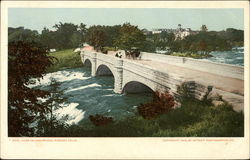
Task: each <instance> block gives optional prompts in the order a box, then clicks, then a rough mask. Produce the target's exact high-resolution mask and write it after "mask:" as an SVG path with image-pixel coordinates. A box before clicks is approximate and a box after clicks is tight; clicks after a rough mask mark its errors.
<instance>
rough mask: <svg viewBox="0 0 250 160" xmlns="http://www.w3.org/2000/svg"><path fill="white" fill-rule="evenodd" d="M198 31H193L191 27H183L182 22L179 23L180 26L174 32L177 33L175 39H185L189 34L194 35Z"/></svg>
mask: <svg viewBox="0 0 250 160" xmlns="http://www.w3.org/2000/svg"><path fill="white" fill-rule="evenodd" d="M196 33H198V32H196V31H192V30H191V28H185V29H184V28H181V24H178V28H177V29H176V31H175V32H174V35H175V40H177V39H179V40H181V39H184V38H185V37H187V36H189V35H193V34H196Z"/></svg>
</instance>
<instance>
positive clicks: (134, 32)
mask: <svg viewBox="0 0 250 160" xmlns="http://www.w3.org/2000/svg"><path fill="white" fill-rule="evenodd" d="M145 41H146V36H145V35H144V34H143V32H142V31H141V30H140V29H139V28H138V27H137V26H133V25H131V24H130V23H124V24H123V25H122V27H121V28H120V37H119V39H117V41H116V45H117V46H118V47H119V48H120V49H126V50H128V49H131V48H132V47H137V48H143V46H144V43H145Z"/></svg>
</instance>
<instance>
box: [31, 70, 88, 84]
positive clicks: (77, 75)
mask: <svg viewBox="0 0 250 160" xmlns="http://www.w3.org/2000/svg"><path fill="white" fill-rule="evenodd" d="M52 78H53V79H55V80H56V81H57V82H65V81H71V80H74V79H79V80H86V79H89V77H85V76H84V73H81V72H70V71H57V72H53V73H48V74H45V75H44V76H43V77H42V78H32V79H31V81H33V83H32V84H29V85H28V86H27V87H30V88H33V87H36V86H41V85H50V84H51V80H52Z"/></svg>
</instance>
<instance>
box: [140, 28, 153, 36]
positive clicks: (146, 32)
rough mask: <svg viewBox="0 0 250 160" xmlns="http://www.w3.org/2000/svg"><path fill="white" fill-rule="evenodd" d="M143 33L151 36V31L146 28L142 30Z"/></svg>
mask: <svg viewBox="0 0 250 160" xmlns="http://www.w3.org/2000/svg"><path fill="white" fill-rule="evenodd" d="M142 32H143V34H144V35H149V34H151V31H149V30H147V29H146V28H144V29H142Z"/></svg>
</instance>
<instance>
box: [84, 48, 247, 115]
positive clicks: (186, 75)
mask: <svg viewBox="0 0 250 160" xmlns="http://www.w3.org/2000/svg"><path fill="white" fill-rule="evenodd" d="M80 55H81V60H82V62H83V64H84V65H86V66H91V75H92V76H101V75H113V76H114V92H116V93H124V92H125V93H137V92H150V91H159V92H165V91H168V92H169V93H171V94H173V95H175V94H177V88H178V86H180V85H181V84H183V83H186V84H187V86H188V88H189V92H190V93H191V94H193V95H194V97H196V98H197V99H202V98H203V97H204V95H205V94H206V93H207V92H208V90H211V88H213V89H212V90H213V92H214V93H212V94H214V95H215V94H220V95H223V96H224V97H223V98H224V99H226V100H227V101H229V102H230V103H232V104H233V105H234V106H235V110H243V106H244V78H243V77H244V68H243V67H238V66H232V65H226V64H218V63H213V62H206V61H200V60H194V59H190V58H183V57H174V56H167V55H157V54H151V53H145V52H142V53H141V56H140V60H130V59H125V58H117V57H115V56H114V55H109V54H102V53H98V52H93V51H92V52H91V51H82V52H81V54H80Z"/></svg>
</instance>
